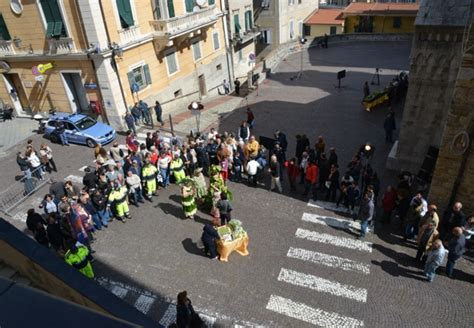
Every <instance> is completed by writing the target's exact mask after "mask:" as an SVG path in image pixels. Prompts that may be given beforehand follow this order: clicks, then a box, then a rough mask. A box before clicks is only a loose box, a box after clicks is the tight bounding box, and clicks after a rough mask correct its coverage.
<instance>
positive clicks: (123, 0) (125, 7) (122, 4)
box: [117, 0, 135, 28]
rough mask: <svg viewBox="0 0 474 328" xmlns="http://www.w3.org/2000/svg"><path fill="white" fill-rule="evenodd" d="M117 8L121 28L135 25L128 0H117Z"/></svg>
mask: <svg viewBox="0 0 474 328" xmlns="http://www.w3.org/2000/svg"><path fill="white" fill-rule="evenodd" d="M117 9H118V12H119V16H120V25H121V26H122V28H128V27H130V26H133V25H135V22H134V21H133V13H132V7H131V6H130V0H117Z"/></svg>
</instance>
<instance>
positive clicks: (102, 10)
mask: <svg viewBox="0 0 474 328" xmlns="http://www.w3.org/2000/svg"><path fill="white" fill-rule="evenodd" d="M99 6H100V14H101V15H102V20H103V21H104V28H105V33H107V40H108V41H109V44H110V33H109V29H108V27H107V24H106V19H105V16H104V7H103V6H102V1H99ZM112 65H113V66H114V71H115V74H117V80H118V81H119V85H120V94H121V95H122V100H123V103H124V104H125V107H127V98H126V97H125V92H124V91H123V85H122V80H121V79H120V74H119V72H118V66H117V62H116V60H115V53H114V52H112ZM104 108H105V107H104ZM125 109H126V110H127V111H128V108H125ZM122 122H123V121H122Z"/></svg>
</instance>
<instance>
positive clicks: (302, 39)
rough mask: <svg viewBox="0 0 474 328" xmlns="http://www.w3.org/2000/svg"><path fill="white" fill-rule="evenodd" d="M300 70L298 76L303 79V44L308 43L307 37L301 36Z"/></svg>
mask: <svg viewBox="0 0 474 328" xmlns="http://www.w3.org/2000/svg"><path fill="white" fill-rule="evenodd" d="M299 41H300V72H299V73H298V76H297V77H296V78H298V79H301V75H303V46H304V44H305V43H306V41H308V40H306V38H304V37H301V38H300V40H299Z"/></svg>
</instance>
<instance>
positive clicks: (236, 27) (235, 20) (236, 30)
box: [234, 14, 241, 34]
mask: <svg viewBox="0 0 474 328" xmlns="http://www.w3.org/2000/svg"><path fill="white" fill-rule="evenodd" d="M234 28H235V33H236V34H239V32H240V30H241V27H240V23H239V14H234Z"/></svg>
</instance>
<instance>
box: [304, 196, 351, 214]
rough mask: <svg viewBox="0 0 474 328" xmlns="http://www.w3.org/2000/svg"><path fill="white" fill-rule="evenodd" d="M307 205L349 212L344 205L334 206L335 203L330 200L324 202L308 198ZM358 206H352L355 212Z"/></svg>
mask: <svg viewBox="0 0 474 328" xmlns="http://www.w3.org/2000/svg"><path fill="white" fill-rule="evenodd" d="M308 206H311V207H316V208H324V209H325V210H329V211H333V212H341V213H346V214H351V210H350V209H348V208H347V207H345V206H336V204H334V203H331V202H324V201H321V200H316V201H314V200H312V199H310V200H309V202H308ZM358 210H359V208H358V207H357V206H356V207H354V212H355V213H357V212H358Z"/></svg>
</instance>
